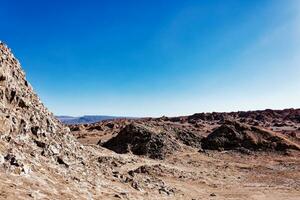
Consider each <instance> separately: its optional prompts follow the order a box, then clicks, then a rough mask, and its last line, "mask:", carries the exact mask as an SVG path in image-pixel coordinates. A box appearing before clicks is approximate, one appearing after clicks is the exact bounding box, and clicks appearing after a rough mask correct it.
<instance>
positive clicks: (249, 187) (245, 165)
mask: <svg viewBox="0 0 300 200" xmlns="http://www.w3.org/2000/svg"><path fill="white" fill-rule="evenodd" d="M99 158H103V161H104V162H102V164H104V165H107V168H111V170H108V171H107V172H103V171H99V173H103V175H102V178H103V180H101V179H100V178H99V180H98V181H99V182H98V183H97V184H95V193H97V194H96V196H94V199H247V200H249V199H278V200H282V199H294V200H297V199H299V196H300V170H299V168H300V160H299V153H298V152H291V153H290V155H281V154H273V153H272V154H266V153H259V154H253V155H244V154H240V153H237V152H215V151H208V152H201V153H199V152H195V151H187V152H182V153H179V154H175V155H173V156H170V157H168V159H166V160H153V159H148V158H140V157H138V156H135V155H130V154H129V155H117V154H115V153H113V152H111V151H109V150H105V149H102V153H101V154H100V155H99ZM99 158H98V159H99ZM47 176H54V177H55V171H53V172H51V173H49V171H47V173H45V175H44V176H37V177H44V178H43V179H39V180H35V178H33V177H35V176H33V175H32V174H31V175H30V176H26V175H24V176H12V175H7V176H6V175H5V173H1V178H0V181H1V182H0V185H1V188H0V198H1V199H28V198H33V199H74V196H73V195H74V194H76V193H77V194H76V195H75V196H77V199H86V198H87V196H86V195H87V194H85V195H84V188H81V189H80V191H72V189H70V188H72V187H73V186H72V182H71V181H70V179H69V178H66V179H65V180H64V181H61V180H57V183H55V182H49V179H48V178H47ZM57 178H58V179H59V178H60V177H57ZM126 179H128V180H126ZM20 180H21V181H20ZM51 180H53V177H51ZM54 180H55V178H54ZM73 181H74V180H73ZM75 181H76V179H75ZM62 183H63V185H62ZM43 185H44V186H45V187H43ZM82 187H84V185H83V186H82ZM16 190H18V191H16ZM86 192H87V191H86ZM15 193H18V194H19V195H18V196H15ZM72 193H73V195H71V194H72ZM87 193H88V192H87ZM91 197H92V195H91Z"/></svg>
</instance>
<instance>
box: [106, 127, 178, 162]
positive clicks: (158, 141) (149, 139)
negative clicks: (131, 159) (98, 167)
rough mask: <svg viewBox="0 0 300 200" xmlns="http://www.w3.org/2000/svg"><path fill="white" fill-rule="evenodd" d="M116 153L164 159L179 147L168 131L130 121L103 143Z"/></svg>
mask: <svg viewBox="0 0 300 200" xmlns="http://www.w3.org/2000/svg"><path fill="white" fill-rule="evenodd" d="M103 147H106V148H108V149H110V150H113V151H115V152H116V153H128V152H132V153H133V154H135V155H145V156H148V157H149V158H152V159H164V158H165V156H166V155H168V154H171V153H172V152H174V151H175V150H178V149H180V145H179V144H178V142H177V141H176V139H175V138H174V137H173V136H172V135H170V134H169V133H168V132H166V131H164V130H161V129H158V128H156V127H149V126H146V125H142V124H137V123H131V124H129V125H127V126H126V127H125V128H123V129H122V130H121V131H120V132H119V134H118V135H117V136H116V137H114V138H112V139H110V140H108V141H107V142H105V143H104V144H103Z"/></svg>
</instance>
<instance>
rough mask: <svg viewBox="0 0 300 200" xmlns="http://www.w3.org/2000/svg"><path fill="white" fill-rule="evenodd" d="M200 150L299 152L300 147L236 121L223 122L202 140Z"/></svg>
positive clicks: (275, 135) (276, 135)
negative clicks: (292, 150) (241, 149)
mask: <svg viewBox="0 0 300 200" xmlns="http://www.w3.org/2000/svg"><path fill="white" fill-rule="evenodd" d="M202 148H204V149H212V150H224V149H225V150H232V149H239V148H245V149H249V150H254V151H257V150H276V151H284V150H287V149H295V150H300V146H299V145H297V144H295V143H293V142H292V141H290V140H288V139H287V138H285V137H284V136H283V135H281V134H279V133H274V132H272V131H269V130H265V129H262V128H259V127H255V126H248V125H245V124H241V123H238V122H236V121H225V122H224V124H223V125H222V126H220V127H219V128H217V129H216V130H214V131H213V132H212V133H211V134H209V135H208V136H207V137H206V138H204V139H203V140H202Z"/></svg>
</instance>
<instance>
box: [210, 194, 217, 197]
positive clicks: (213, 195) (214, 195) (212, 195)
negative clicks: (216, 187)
mask: <svg viewBox="0 0 300 200" xmlns="http://www.w3.org/2000/svg"><path fill="white" fill-rule="evenodd" d="M209 196H211V197H216V196H217V195H216V194H215V193H211V194H210V195H209Z"/></svg>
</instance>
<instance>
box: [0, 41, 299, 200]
mask: <svg viewBox="0 0 300 200" xmlns="http://www.w3.org/2000/svg"><path fill="white" fill-rule="evenodd" d="M41 84H42V83H41ZM0 99H1V102H0V199H190V200H193V199H195V200H200V199H247V200H249V199H253V200H254V199H278V200H279V199H280V200H281V199H294V200H296V199H299V196H300V159H299V156H300V109H285V110H270V109H267V110H263V111H245V112H231V113H217V112H216V113H196V114H194V115H191V116H181V117H165V116H164V117H161V118H142V119H115V120H106V121H101V122H97V123H93V124H80V125H69V126H67V125H64V124H62V123H61V122H60V121H59V120H57V119H56V118H55V117H54V115H53V114H52V113H51V112H50V111H49V110H48V109H47V108H46V107H45V106H44V105H43V103H42V102H41V101H40V99H39V97H38V95H37V94H36V93H35V92H34V90H33V88H32V86H31V85H30V83H28V81H27V80H26V77H25V73H24V71H23V70H22V68H21V65H20V63H19V61H18V60H17V59H16V58H15V57H14V55H13V54H12V52H11V50H10V49H9V48H8V47H7V45H5V44H4V43H0ZM195 112H196V111H195Z"/></svg>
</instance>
